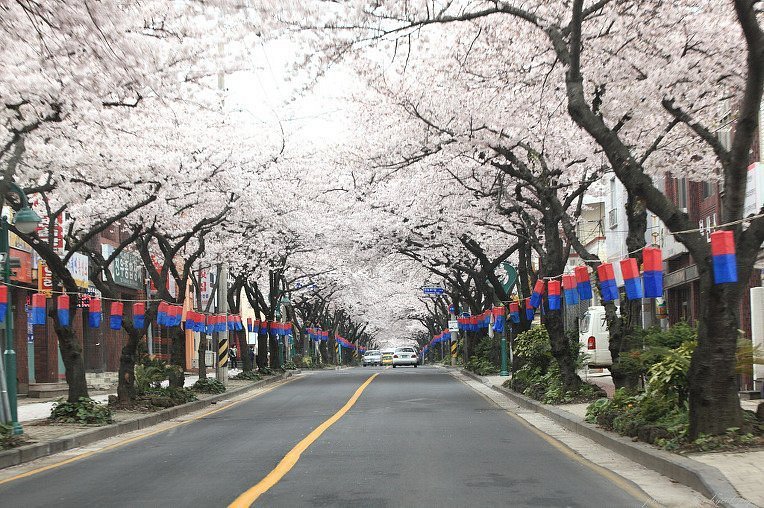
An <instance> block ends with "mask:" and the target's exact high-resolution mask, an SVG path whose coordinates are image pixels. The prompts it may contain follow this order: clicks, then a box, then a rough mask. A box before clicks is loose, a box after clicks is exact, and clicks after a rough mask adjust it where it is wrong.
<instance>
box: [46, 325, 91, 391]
mask: <svg viewBox="0 0 764 508" xmlns="http://www.w3.org/2000/svg"><path fill="white" fill-rule="evenodd" d="M55 330H56V336H57V337H58V347H59V349H60V350H61V358H62V360H63V361H64V368H65V369H66V382H67V384H68V385H69V395H68V397H67V401H68V402H71V403H77V402H79V401H80V397H86V398H90V395H89V394H88V385H87V382H86V381H85V361H84V358H83V356H82V346H81V345H80V343H79V341H78V340H77V337H76V336H75V335H74V330H73V329H72V328H71V327H68V326H67V327H59V326H56V327H55Z"/></svg>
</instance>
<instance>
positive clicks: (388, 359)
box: [381, 349, 395, 365]
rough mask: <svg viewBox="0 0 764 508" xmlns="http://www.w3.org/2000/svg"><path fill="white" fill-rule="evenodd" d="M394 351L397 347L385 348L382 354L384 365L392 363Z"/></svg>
mask: <svg viewBox="0 0 764 508" xmlns="http://www.w3.org/2000/svg"><path fill="white" fill-rule="evenodd" d="M394 353H395V349H383V350H382V356H381V363H382V365H392V364H393V354H394Z"/></svg>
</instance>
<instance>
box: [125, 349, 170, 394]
mask: <svg viewBox="0 0 764 508" xmlns="http://www.w3.org/2000/svg"><path fill="white" fill-rule="evenodd" d="M180 370H181V369H180V367H179V366H177V365H171V364H169V363H167V362H165V361H163V360H158V359H156V358H153V359H152V358H149V357H144V358H143V360H142V361H141V362H140V363H138V364H137V365H136V366H135V386H136V388H137V390H138V393H143V392H145V391H146V390H149V389H151V388H159V387H160V386H161V385H162V381H167V380H168V379H170V377H171V376H172V375H177V374H179V373H180Z"/></svg>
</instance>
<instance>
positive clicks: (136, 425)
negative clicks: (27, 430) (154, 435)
mask: <svg viewBox="0 0 764 508" xmlns="http://www.w3.org/2000/svg"><path fill="white" fill-rule="evenodd" d="M300 372H301V371H300V370H294V371H287V372H285V373H284V374H279V375H278V376H273V377H270V378H268V379H263V380H262V381H255V382H254V383H252V384H250V385H247V386H242V387H240V388H237V389H235V390H231V391H226V392H224V393H219V394H217V395H214V396H212V397H210V398H207V399H204V400H195V401H193V402H187V403H186V404H181V405H179V406H174V407H170V408H167V409H163V410H161V411H157V412H156V413H152V414H148V415H146V416H142V417H140V418H136V419H135V420H130V421H127V422H121V423H113V424H111V425H107V426H104V427H97V428H95V429H92V430H86V431H84V432H80V433H77V434H72V435H71V436H67V437H61V438H58V439H55V440H53V441H45V442H42V443H34V444H30V445H26V446H19V447H18V448H12V449H10V450H6V451H3V452H0V469H4V468H6V467H11V466H18V465H19V464H24V463H26V462H31V461H33V460H35V459H39V458H40V457H46V456H48V455H53V454H56V453H60V452H63V451H66V450H71V449H73V448H79V447H81V446H85V445H89V444H90V443H94V442H96V441H101V440H103V439H108V438H110V437H115V436H119V435H120V434H125V433H127V432H133V431H135V430H141V429H145V428H147V427H151V426H153V425H157V424H158V423H162V422H165V421H167V420H172V419H173V418H177V417H178V416H182V415H185V414H188V413H193V412H194V411H198V410H200V409H203V408H205V407H207V406H211V405H212V404H215V403H217V402H220V401H221V400H224V399H229V398H231V397H232V396H236V395H240V394H242V393H245V392H248V391H250V390H252V389H255V388H260V387H262V386H267V385H269V384H273V383H275V382H277V381H283V380H285V379H287V378H289V377H292V376H293V375H295V374H299V373H300Z"/></svg>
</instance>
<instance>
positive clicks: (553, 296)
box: [548, 280, 560, 310]
mask: <svg viewBox="0 0 764 508" xmlns="http://www.w3.org/2000/svg"><path fill="white" fill-rule="evenodd" d="M548 291H549V295H548V298H549V310H560V281H559V280H550V281H549V287H548Z"/></svg>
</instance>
